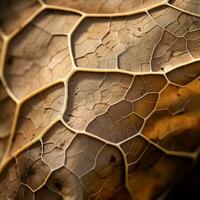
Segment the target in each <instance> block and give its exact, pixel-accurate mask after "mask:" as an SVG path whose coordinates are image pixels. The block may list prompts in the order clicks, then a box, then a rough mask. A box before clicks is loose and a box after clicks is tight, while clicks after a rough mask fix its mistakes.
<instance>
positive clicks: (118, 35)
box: [72, 13, 162, 72]
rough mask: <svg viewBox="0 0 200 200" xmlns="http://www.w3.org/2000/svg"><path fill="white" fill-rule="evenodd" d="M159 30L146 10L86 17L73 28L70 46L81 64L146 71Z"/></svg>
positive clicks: (158, 37)
mask: <svg viewBox="0 0 200 200" xmlns="http://www.w3.org/2000/svg"><path fill="white" fill-rule="evenodd" d="M161 34H162V28H161V27H159V26H157V25H156V24H155V23H154V22H153V20H152V19H151V18H150V17H149V16H148V15H147V14H144V13H143V14H136V15H133V16H129V17H113V18H86V19H85V20H84V21H83V22H82V23H81V24H80V25H79V27H78V28H77V29H76V30H75V32H74V34H73V37H72V48H73V51H74V59H75V62H76V65H77V66H78V67H82V68H103V69H107V68H108V69H113V68H120V69H123V70H127V71H134V72H135V71H136V72H140V71H149V70H150V68H151V67H150V63H151V56H152V52H153V50H154V47H155V45H156V43H157V42H158V41H159V39H160V37H161Z"/></svg>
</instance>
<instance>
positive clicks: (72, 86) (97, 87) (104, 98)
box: [64, 72, 133, 131]
mask: <svg viewBox="0 0 200 200" xmlns="http://www.w3.org/2000/svg"><path fill="white" fill-rule="evenodd" d="M132 78H133V77H132V76H130V75H125V74H119V73H92V72H77V73H75V74H74V75H73V76H72V77H71V78H70V79H69V86H68V94H69V98H68V104H67V109H66V111H65V115H64V120H65V121H66V123H67V124H68V125H70V126H71V127H73V128H75V129H76V130H79V131H83V130H85V128H86V127H87V125H88V123H89V122H90V121H92V120H93V119H94V118H95V117H96V116H98V115H101V114H103V113H104V112H106V111H107V109H108V108H109V106H111V105H113V104H115V103H117V102H118V101H121V100H122V99H123V97H124V95H125V93H126V91H127V90H128V88H129V86H130V84H131V81H132Z"/></svg>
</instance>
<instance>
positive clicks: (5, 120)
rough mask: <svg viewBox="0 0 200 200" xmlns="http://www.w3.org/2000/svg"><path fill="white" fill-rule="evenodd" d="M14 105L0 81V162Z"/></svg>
mask: <svg viewBox="0 0 200 200" xmlns="http://www.w3.org/2000/svg"><path fill="white" fill-rule="evenodd" d="M15 107H16V105H15V103H14V102H13V100H12V99H11V98H10V97H9V96H8V94H7V92H6V90H5V88H4V86H3V84H2V82H1V81H0V161H1V159H2V158H3V155H4V153H5V150H6V147H7V144H8V139H9V136H10V133H11V127H12V123H13V119H14V114H15Z"/></svg>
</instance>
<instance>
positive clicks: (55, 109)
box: [10, 83, 64, 153]
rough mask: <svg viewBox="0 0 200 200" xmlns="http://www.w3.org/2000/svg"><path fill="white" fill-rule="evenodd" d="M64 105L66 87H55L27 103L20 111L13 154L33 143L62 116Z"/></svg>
mask: <svg viewBox="0 0 200 200" xmlns="http://www.w3.org/2000/svg"><path fill="white" fill-rule="evenodd" d="M63 104H64V85H63V84H61V83H60V84H57V85H54V86H52V87H50V88H48V89H46V90H44V91H42V92H40V93H39V94H37V95H36V96H34V97H32V98H31V99H29V100H28V101H26V102H25V103H24V104H23V105H22V108H21V110H20V113H19V117H18V123H17V129H16V133H15V135H14V138H13V143H12V147H11V152H10V153H14V152H15V151H16V150H19V149H20V148H23V145H25V144H27V143H29V142H31V141H32V140H33V139H34V138H36V137H37V136H38V135H39V134H40V133H41V132H42V131H43V130H44V129H45V128H47V127H48V126H49V125H50V124H51V122H52V121H53V120H55V119H56V118H58V117H59V116H60V115H61V111H62V109H63Z"/></svg>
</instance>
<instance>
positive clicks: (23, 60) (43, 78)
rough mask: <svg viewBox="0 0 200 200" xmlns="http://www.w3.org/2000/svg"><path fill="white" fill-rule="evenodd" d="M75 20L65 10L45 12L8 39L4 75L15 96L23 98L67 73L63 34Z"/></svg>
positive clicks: (67, 52)
mask: <svg viewBox="0 0 200 200" xmlns="http://www.w3.org/2000/svg"><path fill="white" fill-rule="evenodd" d="M78 19H79V16H78V15H75V14H71V13H68V12H59V11H45V12H43V13H41V14H40V15H39V16H38V17H37V18H36V19H35V20H33V21H32V22H31V23H30V24H29V25H28V26H27V27H26V28H25V29H23V30H22V31H21V32H20V33H19V34H18V35H17V36H16V37H15V38H14V39H13V41H11V44H10V46H9V49H8V54H7V61H6V67H5V77H6V80H7V82H8V85H9V86H10V88H11V90H12V92H13V93H14V95H15V96H16V97H18V98H23V97H24V96H27V95H29V94H30V93H32V92H34V91H36V90H37V89H40V88H41V87H43V86H45V85H46V84H49V83H51V82H53V81H57V80H59V79H61V78H64V77H66V76H67V75H68V74H69V72H70V71H71V69H72V65H71V58H70V55H69V47H68V36H67V34H68V33H69V32H70V31H71V29H72V27H73V26H74V25H75V23H76V22H77V20H78ZM21 88H23V90H22V89H21Z"/></svg>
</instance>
